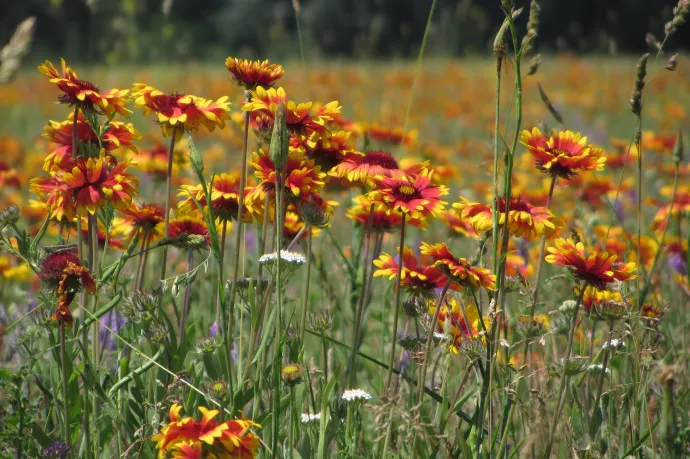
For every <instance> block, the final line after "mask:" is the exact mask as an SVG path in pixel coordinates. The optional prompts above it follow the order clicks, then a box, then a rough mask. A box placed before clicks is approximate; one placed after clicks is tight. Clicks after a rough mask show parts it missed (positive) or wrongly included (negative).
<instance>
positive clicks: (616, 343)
mask: <svg viewBox="0 0 690 459" xmlns="http://www.w3.org/2000/svg"><path fill="white" fill-rule="evenodd" d="M608 345H609V343H604V346H603V349H606V348H607V347H608ZM624 347H625V342H624V341H623V340H620V339H612V340H611V349H614V350H616V351H617V350H620V349H623V348H624Z"/></svg>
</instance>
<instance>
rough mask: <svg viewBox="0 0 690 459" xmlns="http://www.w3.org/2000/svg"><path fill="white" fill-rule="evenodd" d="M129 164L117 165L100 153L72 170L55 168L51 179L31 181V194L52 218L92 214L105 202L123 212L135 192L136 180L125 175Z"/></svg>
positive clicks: (77, 164)
mask: <svg viewBox="0 0 690 459" xmlns="http://www.w3.org/2000/svg"><path fill="white" fill-rule="evenodd" d="M128 166H129V162H128V161H125V162H122V163H118V162H117V161H116V160H115V159H114V158H112V157H110V158H109V157H107V156H105V151H104V150H102V151H101V156H100V157H98V158H88V159H79V160H77V162H76V163H75V164H74V166H73V167H72V169H71V170H67V171H63V170H60V169H57V168H54V169H53V170H52V171H51V177H48V178H43V177H40V178H35V179H33V180H31V191H33V192H34V193H36V194H37V195H38V196H39V198H41V199H42V200H43V201H45V203H46V207H47V209H48V211H49V212H50V213H51V216H54V217H55V218H56V219H57V220H58V221H60V220H62V217H63V216H64V217H66V218H67V219H70V220H71V219H72V218H73V217H74V216H75V215H76V214H79V215H85V214H86V212H88V213H90V214H95V213H96V209H99V208H100V207H102V206H104V205H105V203H106V201H107V202H109V203H110V204H112V205H113V207H115V208H116V209H124V208H126V207H127V206H129V205H130V204H131V202H132V196H134V195H135V194H136V192H137V189H136V186H137V184H138V180H137V178H136V177H134V176H133V175H131V174H129V173H128V172H127V167H128Z"/></svg>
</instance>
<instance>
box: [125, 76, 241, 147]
mask: <svg viewBox="0 0 690 459" xmlns="http://www.w3.org/2000/svg"><path fill="white" fill-rule="evenodd" d="M132 97H135V98H136V99H135V101H134V102H135V104H136V107H137V108H142V109H143V112H144V115H148V114H149V113H155V114H156V118H157V121H158V123H160V125H161V127H162V128H163V135H164V136H166V137H167V136H170V135H172V133H173V130H174V131H175V133H176V135H175V137H176V138H177V139H179V138H181V137H182V133H183V132H189V131H192V132H196V131H198V130H199V128H200V127H201V126H204V127H206V129H208V130H209V131H213V130H214V129H215V128H216V127H218V128H220V129H222V128H224V127H225V120H226V119H229V116H228V112H229V111H230V103H229V102H227V100H228V98H227V96H224V97H221V98H220V99H218V100H217V101H215V102H212V101H210V100H206V99H203V98H201V97H197V96H192V95H184V94H165V93H163V92H162V91H159V90H158V89H156V88H153V87H151V86H148V85H146V84H143V83H134V86H133V90H132Z"/></svg>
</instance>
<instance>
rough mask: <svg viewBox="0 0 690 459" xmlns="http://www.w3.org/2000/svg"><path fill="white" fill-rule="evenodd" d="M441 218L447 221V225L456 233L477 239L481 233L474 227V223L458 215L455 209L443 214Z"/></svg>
mask: <svg viewBox="0 0 690 459" xmlns="http://www.w3.org/2000/svg"><path fill="white" fill-rule="evenodd" d="M441 219H442V220H443V221H444V222H445V223H446V226H448V228H449V229H450V230H451V231H452V232H453V233H455V234H459V235H461V236H464V237H471V238H473V239H477V238H478V237H479V233H477V230H475V229H474V228H472V225H471V224H470V223H469V222H468V221H466V220H463V219H461V218H460V217H458V216H457V214H456V213H455V212H453V211H446V212H444V213H443V214H442V215H441Z"/></svg>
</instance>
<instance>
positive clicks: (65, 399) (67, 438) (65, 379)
mask: <svg viewBox="0 0 690 459" xmlns="http://www.w3.org/2000/svg"><path fill="white" fill-rule="evenodd" d="M59 333H60V364H61V366H62V410H63V412H64V416H65V417H64V419H63V423H64V425H63V426H62V428H63V436H64V440H63V441H64V442H65V444H66V445H67V447H68V448H69V447H71V445H72V436H71V434H70V415H69V412H70V409H69V377H70V375H68V374H67V347H66V345H65V324H64V322H62V321H60V325H59ZM70 451H71V450H70Z"/></svg>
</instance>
